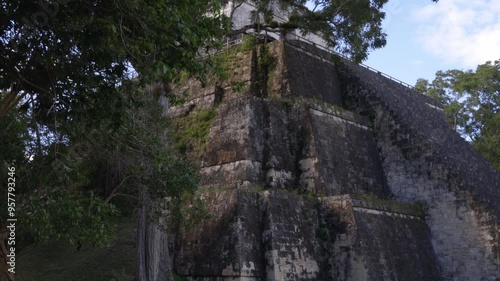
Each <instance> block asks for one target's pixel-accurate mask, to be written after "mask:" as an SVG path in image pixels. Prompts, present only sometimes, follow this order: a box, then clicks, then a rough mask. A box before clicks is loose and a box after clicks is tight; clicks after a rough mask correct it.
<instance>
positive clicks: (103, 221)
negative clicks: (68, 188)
mask: <svg viewBox="0 0 500 281" xmlns="http://www.w3.org/2000/svg"><path fill="white" fill-rule="evenodd" d="M23 204H26V206H27V207H26V209H24V210H23V212H22V213H21V214H22V215H23V216H22V217H21V219H22V221H23V227H27V228H29V229H31V231H32V233H35V234H36V238H37V240H38V241H41V242H48V241H50V240H60V241H67V242H69V243H71V244H77V243H78V244H80V243H85V244H94V245H96V246H105V245H107V243H108V241H109V239H110V238H111V237H110V236H111V234H112V233H113V230H114V228H115V224H114V218H115V217H116V216H117V215H118V213H119V211H118V209H117V208H116V207H115V206H114V205H112V204H105V203H104V202H103V200H102V199H101V198H99V197H98V196H95V195H94V194H93V193H92V192H91V193H90V194H88V195H80V194H68V193H67V192H64V191H62V190H60V191H54V190H50V191H48V192H47V193H44V194H33V195H31V196H29V197H28V198H25V199H24V202H23Z"/></svg>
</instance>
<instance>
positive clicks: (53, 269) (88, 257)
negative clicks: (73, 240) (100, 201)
mask: <svg viewBox="0 0 500 281" xmlns="http://www.w3.org/2000/svg"><path fill="white" fill-rule="evenodd" d="M135 227H136V222H135V220H132V221H130V220H128V221H121V222H119V223H118V228H117V232H116V234H115V237H114V238H113V239H112V241H111V243H110V244H111V246H110V247H108V248H94V247H92V245H83V246H82V248H81V249H80V250H79V251H77V250H76V248H75V246H72V245H68V244H63V243H61V242H56V241H53V242H50V243H47V244H43V245H30V246H28V247H26V248H24V250H22V251H21V252H20V253H19V254H18V260H17V267H16V280H17V281H112V280H113V279H114V280H115V281H133V280H134V276H135V267H136V259H135V249H136V246H135Z"/></svg>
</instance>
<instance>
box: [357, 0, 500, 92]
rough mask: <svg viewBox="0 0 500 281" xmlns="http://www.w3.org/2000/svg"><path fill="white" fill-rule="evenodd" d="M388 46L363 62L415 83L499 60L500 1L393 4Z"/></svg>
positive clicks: (400, 0) (395, 0)
mask: <svg viewBox="0 0 500 281" xmlns="http://www.w3.org/2000/svg"><path fill="white" fill-rule="evenodd" d="M384 11H385V12H386V17H385V20H384V23H383V24H384V29H385V31H386V33H387V45H386V46H385V47H384V48H382V49H378V50H375V51H372V52H371V53H370V55H369V57H368V60H366V61H364V62H363V63H364V64H366V65H368V66H371V67H373V68H375V69H377V70H379V71H381V72H383V73H386V74H388V75H390V76H393V77H395V78H397V79H399V80H401V81H403V82H406V83H408V84H410V85H414V84H415V82H416V81H417V79H418V78H425V79H428V80H431V81H432V80H433V79H434V76H435V74H436V71H438V70H443V71H445V70H448V69H462V70H468V69H473V70H475V68H476V67H477V66H478V65H479V64H483V63H485V62H486V61H488V60H490V61H494V60H498V59H500V0H439V2H438V3H434V2H432V1H431V0H389V2H388V3H387V4H386V5H385V7H384Z"/></svg>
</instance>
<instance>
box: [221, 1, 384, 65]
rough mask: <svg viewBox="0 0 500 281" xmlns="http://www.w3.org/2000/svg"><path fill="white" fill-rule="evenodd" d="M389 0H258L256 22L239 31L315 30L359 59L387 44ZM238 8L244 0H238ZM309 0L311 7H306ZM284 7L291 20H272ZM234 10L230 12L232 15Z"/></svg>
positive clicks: (332, 44) (355, 58)
mask: <svg viewBox="0 0 500 281" xmlns="http://www.w3.org/2000/svg"><path fill="white" fill-rule="evenodd" d="M387 1H388V0H358V1H350V0H314V1H306V0H255V1H253V3H254V4H255V5H256V7H257V8H256V10H255V11H254V12H253V15H252V18H253V24H251V25H249V26H245V27H243V28H242V29H241V30H239V32H242V31H245V30H248V29H254V30H257V31H261V30H268V31H274V32H279V33H283V32H284V31H286V30H290V29H291V30H293V29H296V28H299V29H300V30H301V31H302V32H303V34H307V33H315V34H318V35H320V36H321V37H323V39H324V40H325V41H326V42H327V44H328V45H329V46H330V47H331V48H333V49H334V50H336V51H338V52H340V53H343V54H346V55H349V56H350V57H351V58H352V59H353V60H355V61H357V62H360V61H362V60H364V59H366V58H367V56H368V52H369V51H370V50H372V49H377V48H382V47H384V46H385V44H386V34H385V33H384V32H383V30H382V20H383V19H384V16H385V14H384V12H382V10H381V9H382V7H383V6H384V4H385V3H387ZM235 2H236V4H235V6H234V7H235V9H237V8H238V7H239V6H240V5H241V3H242V2H244V1H243V0H239V1H235ZM307 2H310V3H312V4H313V5H314V8H313V9H312V10H309V9H307V8H305V6H304V5H305V4H306V3H307ZM275 9H281V10H283V11H291V12H285V13H288V14H290V16H289V21H288V22H285V23H277V22H276V21H274V20H273V16H272V14H273V10H275ZM233 12H234V11H232V12H231V15H232V14H233Z"/></svg>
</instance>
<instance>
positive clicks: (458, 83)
mask: <svg viewBox="0 0 500 281" xmlns="http://www.w3.org/2000/svg"><path fill="white" fill-rule="evenodd" d="M415 88H416V89H417V90H418V91H421V92H423V93H425V94H427V95H429V96H431V97H433V98H434V99H436V100H437V101H439V102H441V103H442V104H443V105H444V110H445V114H446V117H447V119H448V122H449V123H450V124H451V125H452V126H453V128H454V129H455V130H456V131H457V132H458V133H460V134H461V135H462V136H463V137H464V138H465V139H466V140H468V141H470V142H471V144H472V145H473V146H474V148H475V149H476V150H477V151H478V152H479V153H481V154H482V155H483V156H484V157H485V158H486V159H487V160H489V161H490V162H491V163H492V164H493V166H495V167H496V168H497V169H498V170H500V114H499V111H500V61H499V60H497V61H494V62H491V61H488V62H486V63H484V64H481V65H479V66H478V67H477V68H476V70H475V71H473V70H467V71H463V70H456V69H454V70H448V71H445V72H443V71H438V72H437V73H436V78H435V79H434V80H433V81H432V82H431V83H429V82H428V81H427V80H425V79H419V80H418V81H417V84H416V86H415Z"/></svg>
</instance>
